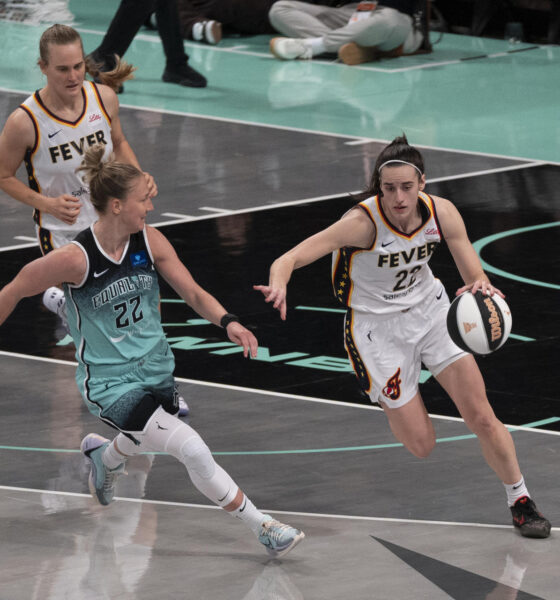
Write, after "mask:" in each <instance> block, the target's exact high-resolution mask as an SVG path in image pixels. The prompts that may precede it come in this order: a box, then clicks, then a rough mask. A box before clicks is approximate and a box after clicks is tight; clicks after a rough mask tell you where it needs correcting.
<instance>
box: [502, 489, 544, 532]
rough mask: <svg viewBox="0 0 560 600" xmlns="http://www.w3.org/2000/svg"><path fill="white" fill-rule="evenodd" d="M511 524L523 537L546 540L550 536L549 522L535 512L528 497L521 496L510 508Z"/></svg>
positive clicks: (535, 508) (534, 507)
mask: <svg viewBox="0 0 560 600" xmlns="http://www.w3.org/2000/svg"><path fill="white" fill-rule="evenodd" d="M510 510H511V514H512V516H513V524H514V526H515V527H517V528H518V529H519V532H520V533H521V535H522V536H523V537H530V538H547V537H548V536H549V535H550V521H549V520H548V519H545V518H544V517H543V516H542V515H541V513H540V512H539V511H538V510H537V507H536V506H535V503H534V502H533V501H532V500H531V498H529V496H522V497H521V498H519V499H518V500H517V502H516V503H515V504H514V505H513V506H511V507H510Z"/></svg>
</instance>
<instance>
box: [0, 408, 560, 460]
mask: <svg viewBox="0 0 560 600" xmlns="http://www.w3.org/2000/svg"><path fill="white" fill-rule="evenodd" d="M558 421H560V417H549V418H548V419H542V420H540V421H534V422H533V423H527V424H526V425H520V426H519V427H516V426H511V427H508V431H513V432H515V431H516V430H518V429H520V430H521V429H522V430H526V429H531V428H533V427H537V426H539V425H548V424H549V423H556V422H558ZM472 439H476V435H475V434H474V433H468V434H465V435H454V436H450V437H445V438H437V439H436V444H443V443H448V442H460V441H464V440H472ZM402 447H404V444H401V443H400V442H391V443H388V444H374V445H369V446H342V447H339V448H336V447H333V448H304V449H300V450H233V451H222V452H212V456H272V455H286V454H324V453H327V452H328V453H333V452H362V451H365V450H386V449H388V448H402ZM0 450H16V451H20V452H47V453H51V452H52V453H54V454H59V453H66V454H79V453H81V450H80V449H79V448H37V447H31V446H4V445H0ZM142 454H153V455H155V456H162V455H163V456H166V455H167V454H168V453H167V452H142Z"/></svg>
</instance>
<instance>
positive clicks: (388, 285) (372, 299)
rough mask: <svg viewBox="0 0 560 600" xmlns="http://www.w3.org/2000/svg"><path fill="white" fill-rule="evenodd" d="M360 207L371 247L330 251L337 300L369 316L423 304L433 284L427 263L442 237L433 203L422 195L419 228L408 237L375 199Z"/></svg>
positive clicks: (361, 204)
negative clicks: (371, 229) (369, 227)
mask: <svg viewBox="0 0 560 600" xmlns="http://www.w3.org/2000/svg"><path fill="white" fill-rule="evenodd" d="M358 206H359V207H360V208H361V209H362V210H364V211H365V213H366V215H367V216H368V217H369V218H370V219H371V220H372V221H373V224H374V225H375V231H376V234H375V238H374V240H373V243H372V245H371V247H369V248H351V247H346V248H341V249H340V250H338V251H337V252H334V253H333V261H332V279H333V288H334V293H335V295H336V297H337V298H338V300H340V302H342V303H343V304H344V305H345V306H348V307H349V308H351V309H353V310H356V311H360V312H364V313H370V314H378V315H382V314H392V313H395V312H397V311H403V310H407V309H409V308H411V307H413V306H415V305H416V304H418V303H419V302H421V301H422V299H424V298H425V297H426V295H427V294H429V293H430V292H431V291H432V290H433V289H434V286H435V285H436V283H435V282H436V279H435V277H434V275H433V273H432V270H431V269H430V267H429V266H428V261H429V260H430V257H431V256H432V254H433V252H434V250H435V249H436V248H437V246H438V244H439V243H440V241H441V240H442V238H443V236H442V233H441V228H440V226H439V223H438V220H437V215H436V210H435V206H434V201H433V199H432V198H431V197H430V196H428V194H424V193H423V192H420V194H419V196H418V206H419V209H420V213H421V215H422V224H421V225H420V227H418V228H417V229H416V230H415V231H413V232H412V233H409V234H407V233H403V232H402V231H399V230H398V229H397V228H396V227H395V226H393V225H392V224H391V223H390V221H389V219H388V218H387V216H386V215H385V213H384V212H383V207H382V206H381V200H380V198H379V197H378V196H373V197H371V198H368V199H367V200H364V201H363V202H361V203H360V204H358Z"/></svg>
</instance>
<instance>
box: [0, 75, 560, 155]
mask: <svg viewBox="0 0 560 600" xmlns="http://www.w3.org/2000/svg"><path fill="white" fill-rule="evenodd" d="M33 91H35V90H25V91H23V90H14V89H10V88H4V87H0V92H11V93H17V94H24V95H27V96H28V95H29V94H31V93H32V92H33ZM120 106H121V108H126V109H131V110H144V111H146V112H154V113H161V114H166V115H175V116H180V117H189V118H192V119H202V120H207V121H218V122H221V123H233V124H235V125H247V126H249V127H261V128H265V129H277V130H279V131H290V132H294V133H305V134H309V135H320V136H326V137H332V138H338V139H344V140H357V141H359V142H360V143H364V144H365V143H367V142H371V143H380V144H384V145H386V144H388V143H390V142H391V140H387V139H381V138H364V137H363V136H356V135H351V134H347V133H336V132H332V131H322V130H319V129H306V128H304V127H293V126H289V125H275V124H273V123H262V122H259V121H248V120H246V119H232V118H228V117H219V116H215V115H201V114H199V113H191V112H187V111H181V110H170V109H165V108H154V107H152V106H135V105H132V104H124V103H121V104H120ZM414 146H415V147H416V148H421V149H424V150H434V151H439V152H450V153H454V154H468V155H470V156H488V157H492V158H503V159H505V160H516V161H521V162H541V161H542V159H540V158H528V157H526V156H510V155H508V154H492V153H490V152H480V151H477V150H461V149H460V148H447V147H444V146H429V145H426V144H416V143H415V144H414ZM545 164H547V165H556V166H560V162H556V161H551V160H546V161H545Z"/></svg>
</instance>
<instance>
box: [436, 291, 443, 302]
mask: <svg viewBox="0 0 560 600" xmlns="http://www.w3.org/2000/svg"><path fill="white" fill-rule="evenodd" d="M442 296H443V290H441V292H440V293H439V294H438V295H437V296H436V300H439V299H440V298H441V297H442Z"/></svg>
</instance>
